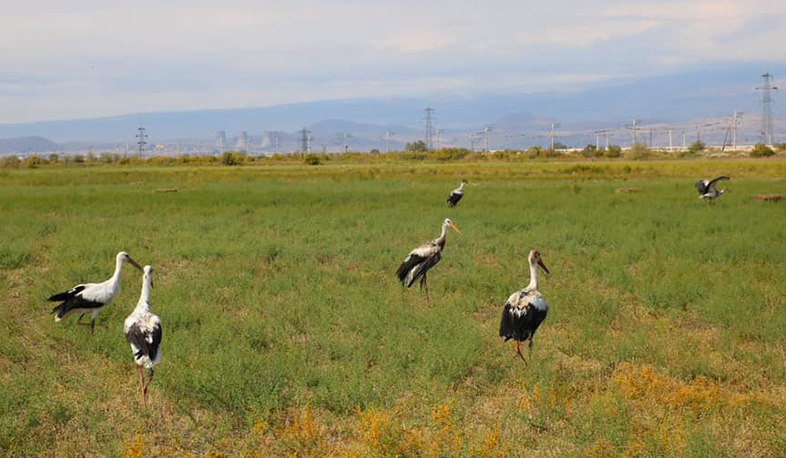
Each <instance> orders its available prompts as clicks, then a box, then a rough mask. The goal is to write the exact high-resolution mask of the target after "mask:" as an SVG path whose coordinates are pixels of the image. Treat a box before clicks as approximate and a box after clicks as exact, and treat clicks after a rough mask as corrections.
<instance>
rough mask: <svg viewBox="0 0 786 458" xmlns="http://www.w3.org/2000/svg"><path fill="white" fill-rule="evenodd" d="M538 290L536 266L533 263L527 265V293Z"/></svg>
mask: <svg viewBox="0 0 786 458" xmlns="http://www.w3.org/2000/svg"><path fill="white" fill-rule="evenodd" d="M537 289H538V266H537V264H535V263H534V262H532V261H530V263H529V285H527V290H528V291H537Z"/></svg>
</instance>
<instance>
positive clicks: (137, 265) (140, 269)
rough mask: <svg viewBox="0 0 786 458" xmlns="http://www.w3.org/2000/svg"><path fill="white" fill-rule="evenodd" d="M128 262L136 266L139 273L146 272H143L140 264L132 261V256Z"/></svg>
mask: <svg viewBox="0 0 786 458" xmlns="http://www.w3.org/2000/svg"><path fill="white" fill-rule="evenodd" d="M128 262H129V263H130V264H131V265H132V266H134V267H136V268H137V269H139V271H140V272H144V270H142V266H140V265H139V263H137V262H136V261H134V260H133V259H131V256H129V257H128Z"/></svg>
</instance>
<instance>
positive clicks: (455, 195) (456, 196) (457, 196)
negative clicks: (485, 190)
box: [448, 178, 469, 207]
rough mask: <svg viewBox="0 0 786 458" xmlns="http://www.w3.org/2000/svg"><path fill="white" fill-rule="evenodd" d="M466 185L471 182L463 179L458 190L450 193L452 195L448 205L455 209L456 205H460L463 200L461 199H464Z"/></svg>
mask: <svg viewBox="0 0 786 458" xmlns="http://www.w3.org/2000/svg"><path fill="white" fill-rule="evenodd" d="M465 184H469V181H467V180H465V179H464V178H462V179H461V185H460V186H459V187H458V188H456V189H454V190H452V191H450V194H449V195H448V205H449V206H451V207H455V206H456V204H457V203H459V200H461V198H462V197H464V185H465Z"/></svg>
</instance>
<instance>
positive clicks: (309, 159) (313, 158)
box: [303, 154, 322, 165]
mask: <svg viewBox="0 0 786 458" xmlns="http://www.w3.org/2000/svg"><path fill="white" fill-rule="evenodd" d="M303 162H305V163H306V164H308V165H319V164H321V163H322V162H321V161H320V160H319V156H317V155H316V154H309V155H307V156H306V159H305V160H304V161H303Z"/></svg>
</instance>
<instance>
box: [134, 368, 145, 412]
mask: <svg viewBox="0 0 786 458" xmlns="http://www.w3.org/2000/svg"><path fill="white" fill-rule="evenodd" d="M136 368H137V369H139V388H142V405H147V399H146V398H145V376H144V375H143V374H142V366H137V367H136Z"/></svg>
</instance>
